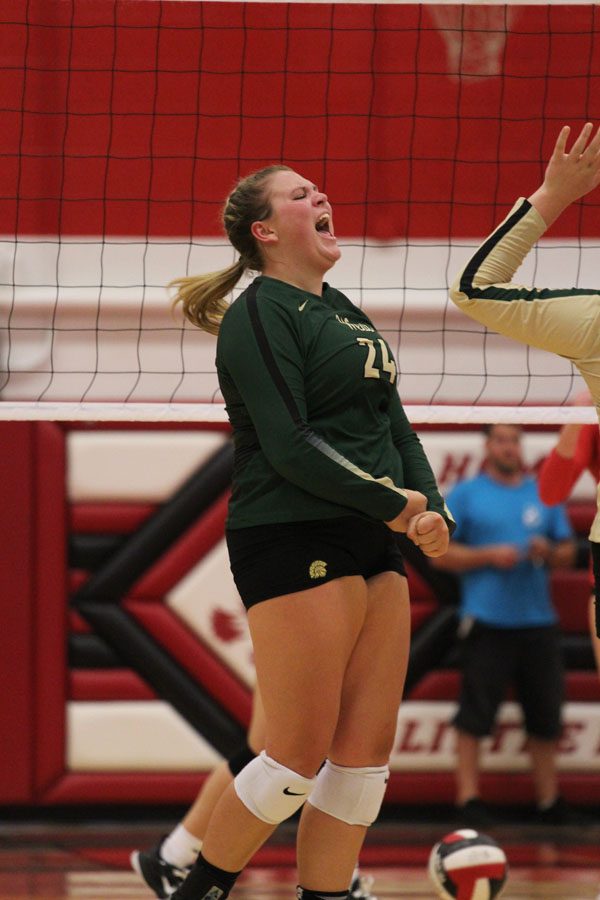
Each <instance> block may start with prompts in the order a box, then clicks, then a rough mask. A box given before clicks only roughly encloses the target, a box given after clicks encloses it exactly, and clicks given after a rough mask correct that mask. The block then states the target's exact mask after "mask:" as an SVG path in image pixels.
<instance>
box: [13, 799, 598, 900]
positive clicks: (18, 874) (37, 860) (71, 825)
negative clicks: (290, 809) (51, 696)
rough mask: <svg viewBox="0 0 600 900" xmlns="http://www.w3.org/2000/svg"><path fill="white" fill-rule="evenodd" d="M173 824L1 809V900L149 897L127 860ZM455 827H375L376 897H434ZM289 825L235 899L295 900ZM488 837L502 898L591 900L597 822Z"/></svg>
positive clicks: (367, 858) (369, 864) (370, 869)
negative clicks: (499, 865)
mask: <svg viewBox="0 0 600 900" xmlns="http://www.w3.org/2000/svg"><path fill="white" fill-rule="evenodd" d="M171 825H172V822H171V821H165V822H157V821H153V822H151V823H148V822H142V823H136V822H133V821H131V820H129V819H128V820H125V819H123V820H119V818H116V817H115V818H114V819H109V818H106V817H105V818H103V819H100V820H95V821H90V820H89V819H88V820H82V821H81V822H78V821H76V819H75V817H74V816H73V814H71V817H70V821H68V822H64V821H54V822H52V821H45V822H44V821H36V822H27V821H18V820H17V821H12V822H11V816H10V815H8V814H7V815H2V813H1V812H0V900H9V898H10V900H25V898H40V900H42V898H43V900H143V898H148V900H151V898H152V896H153V895H152V894H151V893H150V892H149V891H148V889H147V888H146V887H145V885H143V884H142V883H141V882H140V881H139V879H138V877H137V876H136V875H135V874H134V873H133V872H132V871H131V870H130V868H129V863H128V860H129V853H130V851H131V850H132V849H134V848H148V847H150V846H152V845H153V844H154V843H155V842H156V840H157V839H158V838H159V837H160V836H161V834H164V833H165V832H166V831H168V830H169V828H170V827H171ZM453 827H454V826H453V823H452V822H451V821H444V820H443V819H440V821H438V822H433V821H432V822H427V823H420V822H416V823H415V822H411V821H409V820H403V821H397V820H393V819H390V820H387V821H385V822H383V823H379V824H377V825H376V826H374V828H373V829H371V832H370V834H369V836H368V840H367V843H366V844H365V847H364V849H363V854H362V856H361V865H362V870H363V872H364V873H365V874H370V875H373V876H374V878H375V883H374V886H373V891H374V893H375V894H376V895H377V897H379V900H395V898H397V900H408V898H411V900H424V898H429V900H434V896H435V895H434V893H433V890H432V888H431V886H430V884H429V882H428V879H427V873H426V866H427V858H428V855H429V850H430V848H431V846H432V844H433V843H435V841H436V840H438V839H439V838H440V837H441V836H443V835H444V834H446V833H447V832H448V831H452V829H453ZM294 833H295V828H294V826H293V825H286V826H282V828H281V829H280V830H279V832H278V833H277V834H276V835H275V836H274V837H273V838H272V839H271V841H270V842H269V843H268V844H267V845H266V846H265V847H264V848H263V849H262V850H261V851H260V852H259V853H258V854H257V856H256V857H255V860H254V862H253V865H252V866H250V867H249V868H248V869H247V870H246V872H245V873H244V874H243V875H242V877H241V878H240V880H239V882H238V885H237V886H236V888H235V892H234V895H233V896H235V897H237V898H238V900H293V898H294V896H295V891H294V888H295V884H296V879H295V872H294V862H293V860H294V847H293V841H294ZM494 837H495V838H496V840H498V842H499V843H500V844H501V846H503V847H504V850H505V852H506V854H507V857H508V860H509V864H510V876H509V880H508V883H507V885H506V888H505V890H504V893H503V894H502V900H530V898H531V900H533V898H548V900H558V898H560V900H596V898H597V897H598V895H599V893H600V823H599V824H598V825H596V824H595V823H593V824H592V825H591V826H586V827H577V828H573V827H570V828H564V827H561V828H558V827H554V828H545V829H540V828H537V829H536V828H534V827H532V826H522V825H506V826H505V825H503V826H502V827H501V828H499V829H497V830H496V831H495V833H494Z"/></svg>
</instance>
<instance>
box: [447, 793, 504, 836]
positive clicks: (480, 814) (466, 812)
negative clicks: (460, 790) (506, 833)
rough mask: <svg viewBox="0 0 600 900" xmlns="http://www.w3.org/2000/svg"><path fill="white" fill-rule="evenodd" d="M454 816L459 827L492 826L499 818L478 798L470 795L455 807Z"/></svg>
mask: <svg viewBox="0 0 600 900" xmlns="http://www.w3.org/2000/svg"><path fill="white" fill-rule="evenodd" d="M456 816H457V819H458V824H459V825H460V827H461V828H474V829H475V830H477V829H479V828H493V827H494V825H498V824H499V822H500V820H499V819H498V817H497V816H496V815H495V814H494V813H493V812H492V811H491V809H489V807H487V806H486V805H485V803H484V802H483V801H482V800H480V799H479V797H472V798H471V799H470V800H467V802H466V803H463V805H462V806H457V807H456Z"/></svg>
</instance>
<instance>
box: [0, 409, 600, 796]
mask: <svg viewBox="0 0 600 900" xmlns="http://www.w3.org/2000/svg"><path fill="white" fill-rule="evenodd" d="M421 437H422V439H423V443H424V446H425V448H426V452H427V453H428V456H429V458H430V459H431V461H432V465H433V467H434V471H435V472H436V475H437V477H438V479H439V482H440V484H441V486H442V489H443V490H444V492H446V491H447V490H448V489H449V487H450V485H451V484H452V483H453V481H454V480H455V479H456V478H457V477H468V476H469V475H473V474H475V472H476V471H477V470H478V467H479V465H480V463H481V444H482V437H481V434H480V432H479V431H473V430H461V431H458V430H452V431H449V430H445V431H440V432H436V431H435V430H427V431H425V432H422V434H421ZM553 441H554V435H553V434H551V433H548V432H533V433H527V434H526V436H525V447H524V449H525V459H526V462H527V465H528V466H532V467H535V465H536V464H537V463H538V462H539V460H540V459H541V458H543V456H544V455H545V454H546V453H547V452H548V449H549V447H550V446H551V444H552V443H553ZM0 443H1V445H2V447H3V453H2V454H1V455H0V476H1V478H2V484H3V504H2V507H1V509H0V547H1V548H2V565H1V566H0V614H1V616H2V622H3V628H2V633H1V635H0V648H1V652H0V679H1V682H2V684H3V685H4V686H5V687H6V689H5V690H4V691H3V693H2V699H1V701H0V730H1V731H2V734H3V735H4V739H3V742H2V748H3V754H2V760H3V765H2V766H0V805H11V804H14V805H57V804H59V805H60V804H86V803H87V804H89V803H108V804H110V803H182V804H183V803H189V802H191V800H192V799H193V798H194V796H195V794H196V792H197V790H198V787H199V785H200V784H201V782H202V780H203V778H204V777H205V775H206V773H207V772H209V771H210V770H211V768H212V767H213V766H214V765H215V763H216V762H217V761H218V759H219V758H220V755H221V754H222V755H228V753H227V751H226V748H225V741H227V742H229V745H230V748H231V749H229V751H228V752H229V753H231V752H232V749H234V747H235V746H237V744H236V741H237V742H239V741H240V740H241V738H242V736H243V734H244V730H245V728H246V727H247V725H248V721H249V713H250V691H251V684H252V682H253V665H252V655H251V645H250V642H249V636H248V633H247V622H246V616H245V614H244V611H243V609H242V607H241V603H240V601H239V597H237V595H236V594H235V590H234V587H233V583H232V580H231V575H230V572H229V568H228V562H227V554H226V550H225V546H224V541H223V531H224V521H225V513H226V504H227V497H228V489H227V484H226V483H225V482H222V483H221V485H220V486H217V488H216V490H215V493H214V499H210V500H209V502H208V504H205V507H204V509H203V512H202V514H200V513H199V512H198V506H199V504H197V502H196V499H195V497H196V496H197V494H195V495H194V499H193V503H192V507H193V512H194V514H193V515H192V516H191V517H188V521H187V524H186V525H185V527H182V528H181V529H180V530H179V531H178V532H176V533H175V532H172V533H171V537H170V539H169V540H168V541H163V542H162V544H161V545H160V546H159V545H157V544H156V542H155V543H154V544H153V546H150V545H149V543H148V537H149V535H148V532H147V529H148V527H151V526H152V523H153V522H155V523H157V524H158V523H159V519H160V517H161V516H163V518H162V519H160V525H161V527H160V531H161V532H162V531H163V530H165V529H167V528H169V529H171V528H172V524H173V522H172V519H171V522H170V524H169V523H167V522H166V520H165V518H164V512H165V510H166V508H167V507H169V506H172V505H173V504H174V503H175V500H174V498H175V497H176V496H178V495H179V494H180V493H181V491H180V487H181V485H182V484H183V483H185V484H187V485H188V488H189V487H190V480H189V473H190V472H192V473H194V472H195V471H196V470H197V469H199V470H200V475H201V476H202V473H203V472H204V473H205V474H206V475H207V482H208V483H209V486H210V484H214V483H215V481H216V479H217V476H219V473H218V472H217V471H216V470H215V469H214V468H213V469H211V466H212V464H213V460H214V456H215V453H217V454H219V453H220V452H221V451H222V450H224V449H226V447H227V446H228V440H227V434H226V432H224V431H223V430H221V431H215V430H214V428H211V427H210V426H207V427H206V428H205V429H202V428H201V427H199V426H193V427H189V426H182V427H181V428H179V429H175V428H173V427H169V428H165V427H161V426H139V427H137V428H134V427H133V426H131V425H129V426H125V427H124V426H122V425H119V426H111V425H97V426H95V425H92V424H87V425H86V424H84V425H69V424H64V423H54V422H41V423H40V422H31V423H23V422H19V423H6V422H5V423H0ZM219 477H220V476H219ZM191 487H192V488H193V489H194V490H195V488H194V486H193V485H191ZM189 505H190V504H189V503H188V506H189ZM176 506H177V512H178V515H182V514H184V513H185V509H184V508H183V507H182V505H181V503H179V504H178V505H177V504H176ZM593 509H594V484H593V481H592V479H591V478H589V479H588V480H587V482H586V484H585V486H584V488H583V491H581V489H580V490H578V494H577V503H576V506H575V511H576V514H577V516H578V517H579V523H578V524H579V530H580V532H581V533H582V534H584V533H585V531H586V529H587V528H589V523H590V520H591V517H592V515H593ZM145 529H146V531H145ZM159 537H160V535H159ZM155 539H156V529H154V537H153V540H155ZM91 551H93V553H92V555H90V553H91ZM99 552H101V553H102V559H98V556H97V555H98V553H99ZM123 554H125V557H126V558H125V559H124V558H123ZM94 556H95V557H96V558H95V559H94V558H93V557H94ZM119 558H120V559H121V566H120V570H119V573H118V574H119V577H120V578H121V580H120V582H118V583H116V582H115V579H114V578H112V579H111V569H112V575H113V576H114V574H115V570H116V568H118V566H117V562H118V560H119ZM123 562H125V564H126V565H125V569H124V568H123V565H122V563H123ZM123 575H125V576H126V577H125V580H123ZM127 576H129V577H127ZM409 585H410V592H411V614H412V628H413V633H414V635H415V639H416V641H415V642H418V641H419V639H420V638H419V630H420V628H421V627H422V626H423V625H424V624H426V623H427V625H428V626H430V625H431V623H432V622H433V617H436V616H438V614H439V613H443V612H444V608H445V610H446V611H447V610H448V608H449V607H448V606H447V603H448V601H447V600H446V602H445V603H444V602H443V601H442V599H441V597H442V592H441V589H440V590H438V591H436V592H435V593H434V591H433V590H432V588H431V587H430V586H429V585H428V584H427V582H426V580H425V579H424V578H423V577H422V576H419V574H418V573H417V572H416V571H415V570H414V569H413V568H412V567H409ZM92 586H93V587H94V588H95V592H94V591H93V590H92V591H91V593H94V596H95V598H96V599H95V601H94V602H93V603H92V602H91V600H90V592H89V593H88V598H87V609H88V610H89V609H90V607H91V606H94V605H95V612H96V617H95V618H94V619H93V620H91V621H90V619H89V618H88V616H87V612H86V606H85V605H82V604H81V602H79V603H78V602H77V597H78V596H79V598H81V592H82V591H85V589H86V587H88V588H92ZM553 587H554V597H555V602H556V605H557V609H558V612H559V616H560V621H561V627H562V629H563V632H564V634H565V638H566V640H567V641H569V642H570V645H571V649H573V646H574V642H578V643H579V644H580V645H581V647H582V648H583V650H584V651H587V654H588V657H589V661H588V665H587V668H584V667H582V666H581V664H580V665H579V667H576V668H574V669H572V670H569V673H568V678H567V701H568V702H567V705H566V708H565V727H564V732H563V736H562V739H561V743H560V748H559V750H560V753H559V765H560V772H561V787H562V789H563V791H564V793H565V796H567V797H568V799H569V800H571V801H573V802H580V803H597V802H598V800H599V799H600V782H599V780H598V777H597V773H598V769H599V765H600V762H599V761H600V706H599V704H598V700H599V699H600V684H599V682H598V676H597V673H596V672H595V670H594V669H593V663H592V661H591V648H590V646H589V637H588V636H587V624H586V618H587V606H588V597H589V580H588V572H587V570H586V569H585V568H582V569H580V570H577V571H569V572H565V573H559V576H558V577H555V578H554V580H553ZM100 607H101V608H102V610H101V611H102V613H103V616H104V618H102V616H100V614H99V608H100ZM98 625H99V626H100V628H99V629H98V627H97V626H98ZM107 627H108V630H107ZM453 634H454V629H453V627H452V626H451V629H450V632H449V634H448V641H449V642H451V641H452V639H453ZM123 635H124V636H125V640H126V641H127V642H128V643H129V644H131V648H132V651H134V652H127V649H128V648H127V647H124V645H123V640H122V637H123ZM149 649H150V652H149ZM150 657H152V658H150ZM165 659H166V661H167V662H168V663H169V666H168V667H165V666H164V664H163V663H164V661H165ZM429 662H430V664H431V667H430V668H427V670H426V671H423V672H421V675H420V676H419V677H418V678H414V679H413V681H412V683H411V686H410V689H409V690H407V696H406V698H405V701H404V702H403V704H402V706H401V710H400V715H399V719H398V728H397V733H396V741H395V744H394V748H393V753H392V759H391V769H392V775H391V778H390V784H389V788H388V793H387V800H388V802H403V803H423V802H425V803H440V802H447V803H451V802H452V798H453V790H454V781H453V771H454V749H453V748H454V745H453V734H452V730H451V728H450V727H449V724H448V723H449V721H450V718H451V714H452V711H453V709H454V706H455V701H456V696H457V689H458V680H459V676H458V672H457V669H456V665H455V663H452V662H449V661H448V658H447V653H446V652H442V653H441V655H440V652H438V651H436V653H435V659H433V658H431V659H430V661H429ZM148 663H151V664H152V665H154V668H152V665H151V666H150V668H148ZM156 663H160V666H159V668H156V665H155V664H156ZM174 671H175V672H176V673H177V679H178V680H177V683H176V692H177V693H174V692H173V681H172V676H173V672H174ZM190 681H191V682H192V683H193V686H194V688H195V693H194V694H193V696H192V702H191V703H188V704H187V706H185V705H184V706H182V701H183V700H185V697H186V696H189V695H190ZM8 686H10V688H9V687H8ZM483 762H484V766H485V774H484V783H485V792H486V795H487V796H489V797H490V798H492V797H493V798H495V799H497V800H498V802H505V803H506V802H511V803H525V802H528V801H529V800H531V796H532V784H531V778H530V776H529V771H528V760H527V755H526V752H525V739H524V735H523V731H522V727H521V717H520V714H519V710H518V709H517V708H515V706H514V704H510V703H508V704H505V705H504V706H503V709H502V711H501V717H500V723H499V728H498V730H497V733H496V735H495V736H494V739H493V740H490V742H489V746H487V747H486V748H485V750H484V753H483Z"/></svg>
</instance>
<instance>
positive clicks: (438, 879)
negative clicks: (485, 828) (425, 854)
mask: <svg viewBox="0 0 600 900" xmlns="http://www.w3.org/2000/svg"><path fill="white" fill-rule="evenodd" d="M507 877H508V863H507V860H506V856H505V854H504V851H503V850H502V848H501V847H499V846H498V844H497V843H496V841H494V840H493V839H492V838H491V837H488V835H486V834H480V833H479V832H477V831H473V830H472V829H470V828H464V829H461V830H459V831H453V832H451V833H450V834H447V835H446V836H445V837H443V838H442V839H441V841H438V843H437V844H435V845H434V847H433V848H432V850H431V853H430V854H429V878H430V880H431V882H432V884H433V886H434V888H435V889H436V891H437V894H438V897H440V898H441V900H494V898H496V897H499V896H500V894H501V893H502V889H503V888H504V885H505V884H506V879H507Z"/></svg>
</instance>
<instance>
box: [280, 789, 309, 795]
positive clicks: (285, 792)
mask: <svg viewBox="0 0 600 900" xmlns="http://www.w3.org/2000/svg"><path fill="white" fill-rule="evenodd" d="M283 793H284V794H287V795H288V797H304V794H305V792H304V791H300V793H299V794H297V793H296V791H290V789H289V788H286V787H285V788H284V789H283Z"/></svg>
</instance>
